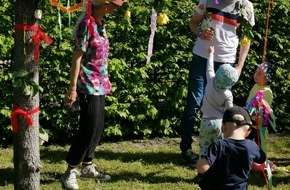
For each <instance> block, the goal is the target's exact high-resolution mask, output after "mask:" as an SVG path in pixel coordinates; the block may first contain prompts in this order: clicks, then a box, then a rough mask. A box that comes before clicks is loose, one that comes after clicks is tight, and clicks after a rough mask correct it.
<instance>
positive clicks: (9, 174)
mask: <svg viewBox="0 0 290 190" xmlns="http://www.w3.org/2000/svg"><path fill="white" fill-rule="evenodd" d="M0 174H1V175H0V187H5V186H6V185H8V184H14V182H13V181H14V169H13V168H4V169H3V168H1V169H0Z"/></svg>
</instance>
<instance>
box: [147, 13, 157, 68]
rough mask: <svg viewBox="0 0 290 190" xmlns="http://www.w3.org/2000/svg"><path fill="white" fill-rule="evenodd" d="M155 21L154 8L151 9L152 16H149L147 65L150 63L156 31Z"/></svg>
mask: <svg viewBox="0 0 290 190" xmlns="http://www.w3.org/2000/svg"><path fill="white" fill-rule="evenodd" d="M156 20H157V12H156V11H155V9H154V8H152V14H151V24H150V26H151V34H150V38H149V42H148V52H147V63H149V62H150V59H151V56H152V51H153V41H154V36H155V31H156Z"/></svg>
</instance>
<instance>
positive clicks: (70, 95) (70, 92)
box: [64, 89, 78, 107]
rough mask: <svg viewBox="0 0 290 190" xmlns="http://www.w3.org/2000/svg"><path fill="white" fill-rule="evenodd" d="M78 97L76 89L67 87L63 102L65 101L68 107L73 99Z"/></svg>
mask: <svg viewBox="0 0 290 190" xmlns="http://www.w3.org/2000/svg"><path fill="white" fill-rule="evenodd" d="M77 97H78V94H77V91H76V90H72V89H69V90H68V92H67V93H66V95H65V97H64V98H65V102H66V103H67V105H68V107H71V106H72V105H73V103H74V101H76V99H77Z"/></svg>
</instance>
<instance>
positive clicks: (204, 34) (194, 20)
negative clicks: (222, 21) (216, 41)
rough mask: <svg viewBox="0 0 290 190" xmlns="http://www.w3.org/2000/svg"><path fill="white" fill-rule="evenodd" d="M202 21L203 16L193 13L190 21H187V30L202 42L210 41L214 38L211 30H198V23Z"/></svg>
mask: <svg viewBox="0 0 290 190" xmlns="http://www.w3.org/2000/svg"><path fill="white" fill-rule="evenodd" d="M203 19H204V14H199V13H197V12H195V13H194V14H193V15H192V17H191V19H190V21H189V28H190V30H191V32H192V33H193V34H195V35H196V36H197V37H199V38H201V39H203V40H212V39H213V36H214V32H213V31H212V30H211V29H209V28H208V29H206V30H201V29H200V28H199V25H200V23H201V22H202V20H203Z"/></svg>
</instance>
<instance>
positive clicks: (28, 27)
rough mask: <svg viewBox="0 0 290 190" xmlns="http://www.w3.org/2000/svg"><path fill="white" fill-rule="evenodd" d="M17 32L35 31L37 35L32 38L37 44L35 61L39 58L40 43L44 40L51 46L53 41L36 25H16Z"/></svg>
mask: <svg viewBox="0 0 290 190" xmlns="http://www.w3.org/2000/svg"><path fill="white" fill-rule="evenodd" d="M15 30H32V31H35V35H34V36H32V40H33V41H34V43H35V44H36V47H35V50H34V59H35V61H37V60H38V58H39V45H40V41H41V40H43V41H44V42H45V43H47V44H51V43H52V42H53V40H52V39H51V38H50V37H49V36H47V35H46V34H45V33H44V32H43V31H42V30H41V28H40V27H39V26H36V25H26V24H16V25H15Z"/></svg>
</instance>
